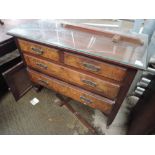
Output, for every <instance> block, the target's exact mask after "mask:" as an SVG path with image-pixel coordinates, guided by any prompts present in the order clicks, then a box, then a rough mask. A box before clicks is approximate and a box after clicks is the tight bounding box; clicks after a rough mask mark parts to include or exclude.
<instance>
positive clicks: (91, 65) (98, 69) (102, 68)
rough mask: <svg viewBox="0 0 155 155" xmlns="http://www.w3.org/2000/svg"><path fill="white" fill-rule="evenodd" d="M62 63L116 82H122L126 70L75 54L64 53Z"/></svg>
mask: <svg viewBox="0 0 155 155" xmlns="http://www.w3.org/2000/svg"><path fill="white" fill-rule="evenodd" d="M64 63H65V64H67V65H69V66H72V67H76V68H79V69H82V70H85V71H88V72H91V73H94V74H97V75H101V76H104V77H107V78H110V79H113V80H116V81H123V79H124V78H125V74H126V71H127V70H126V69H125V68H123V67H118V66H114V65H111V64H108V63H105V62H100V61H96V60H93V59H90V58H86V57H83V56H79V55H76V54H70V53H65V55H64Z"/></svg>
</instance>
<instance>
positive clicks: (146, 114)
mask: <svg viewBox="0 0 155 155" xmlns="http://www.w3.org/2000/svg"><path fill="white" fill-rule="evenodd" d="M149 78H150V80H151V82H150V84H149V85H148V88H147V89H146V91H145V93H144V94H143V96H142V97H141V98H140V100H139V101H138V103H137V104H136V106H135V107H134V108H133V110H132V111H131V114H130V122H129V128H128V132H127V134H128V135H148V134H154V133H155V117H154V115H155V76H154V75H150V77H149Z"/></svg>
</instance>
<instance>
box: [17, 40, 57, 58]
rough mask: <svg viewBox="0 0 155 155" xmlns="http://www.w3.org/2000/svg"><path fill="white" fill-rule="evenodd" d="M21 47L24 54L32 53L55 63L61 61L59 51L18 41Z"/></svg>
mask: <svg viewBox="0 0 155 155" xmlns="http://www.w3.org/2000/svg"><path fill="white" fill-rule="evenodd" d="M18 43H19V46H20V48H21V50H22V51H23V52H27V53H32V54H35V55H37V56H42V57H44V58H48V59H51V60H54V61H59V60H60V59H59V57H60V56H59V51H58V50H57V49H54V48H49V47H46V46H43V45H39V44H36V43H31V42H28V41H25V40H21V39H18Z"/></svg>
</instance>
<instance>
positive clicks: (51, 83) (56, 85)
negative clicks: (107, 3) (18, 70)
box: [28, 69, 114, 114]
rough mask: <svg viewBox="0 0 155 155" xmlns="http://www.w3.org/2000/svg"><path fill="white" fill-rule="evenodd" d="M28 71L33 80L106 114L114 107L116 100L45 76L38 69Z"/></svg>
mask: <svg viewBox="0 0 155 155" xmlns="http://www.w3.org/2000/svg"><path fill="white" fill-rule="evenodd" d="M28 73H29V75H30V77H31V80H32V81H33V82H35V83H37V84H40V85H42V86H44V87H47V88H50V89H53V90H54V91H56V92H58V93H60V94H63V95H65V96H67V97H70V98H72V99H74V100H77V101H79V102H81V103H83V104H86V105H88V106H90V107H92V108H96V109H99V110H101V111H103V112H105V113H106V114H109V112H110V111H111V109H112V105H113V104H114V101H111V100H109V99H106V98H104V97H101V96H99V95H95V94H93V93H90V92H87V91H85V90H83V89H80V88H78V87H75V86H72V85H70V84H67V83H65V82H62V81H60V80H57V79H55V78H52V77H48V76H45V75H43V74H40V73H38V72H36V71H33V70H30V69H28Z"/></svg>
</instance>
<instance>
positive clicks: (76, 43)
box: [8, 20, 148, 69]
mask: <svg viewBox="0 0 155 155" xmlns="http://www.w3.org/2000/svg"><path fill="white" fill-rule="evenodd" d="M71 25H72V24H71ZM80 26H81V27H82V29H81V28H80V29H79V28H77V27H76V26H75V24H73V26H68V25H67V26H66V23H65V24H64V21H60V20H37V21H33V22H30V23H27V24H23V25H20V26H18V27H16V28H15V29H12V30H10V31H9V32H8V34H10V35H12V36H16V37H20V38H24V39H28V40H32V41H36V42H39V43H43V44H46V45H52V46H55V47H59V48H62V49H66V50H67V49H68V50H73V51H75V52H77V53H84V54H88V55H91V56H94V57H99V58H101V59H103V60H108V61H112V62H115V63H118V64H122V65H126V66H130V67H134V68H138V69H145V68H146V64H147V63H146V62H147V50H146V49H147V42H148V41H147V36H145V35H142V34H129V33H124V32H121V31H119V32H118V31H117V32H116V31H112V30H111V31H107V30H105V31H104V30H103V31H102V32H101V33H100V32H99V29H97V30H96V29H95V30H94V29H93V28H92V27H90V26H89V27H88V26H84V25H82V24H80V25H78V27H80ZM87 28H88V30H87ZM103 32H104V33H103ZM107 34H112V35H107ZM115 34H116V35H115ZM120 36H121V37H120ZM122 36H123V37H122ZM124 36H125V38H127V39H125V38H124Z"/></svg>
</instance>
